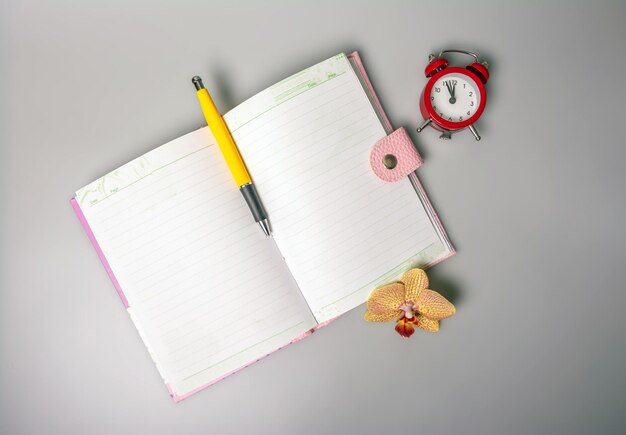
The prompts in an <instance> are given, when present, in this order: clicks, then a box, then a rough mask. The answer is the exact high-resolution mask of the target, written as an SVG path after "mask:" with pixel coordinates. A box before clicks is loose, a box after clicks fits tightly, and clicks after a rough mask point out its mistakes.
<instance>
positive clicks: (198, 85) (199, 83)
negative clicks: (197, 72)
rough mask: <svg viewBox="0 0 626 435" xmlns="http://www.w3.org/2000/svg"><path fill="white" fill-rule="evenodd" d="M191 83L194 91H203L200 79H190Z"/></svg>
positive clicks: (196, 77) (194, 77) (195, 77)
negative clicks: (194, 88)
mask: <svg viewBox="0 0 626 435" xmlns="http://www.w3.org/2000/svg"><path fill="white" fill-rule="evenodd" d="M191 83H193V85H194V86H195V87H196V91H199V90H200V89H204V85H203V84H202V79H201V78H200V77H198V76H193V78H192V79H191Z"/></svg>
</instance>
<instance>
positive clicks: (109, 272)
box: [70, 197, 129, 308]
mask: <svg viewBox="0 0 626 435" xmlns="http://www.w3.org/2000/svg"><path fill="white" fill-rule="evenodd" d="M70 204H71V205H72V208H73V209H74V213H76V216H77V217H78V220H79V221H80V223H81V225H82V226H83V229H84V230H85V232H86V233H87V237H88V238H89V240H90V241H91V244H92V245H93V247H94V249H95V250H96V253H97V254H98V257H99V258H100V261H101V262H102V265H103V266H104V270H106V272H107V275H109V278H111V281H112V282H113V286H114V287H115V290H116V291H117V294H118V295H119V297H120V299H121V300H122V303H123V304H124V308H128V307H129V305H128V299H126V295H125V294H124V292H123V291H122V287H121V286H120V283H119V282H118V281H117V278H116V277H115V274H114V273H113V270H112V269H111V265H110V264H109V261H108V260H107V259H106V257H105V255H104V252H102V248H100V244H99V243H98V240H96V236H95V235H94V233H93V231H92V230H91V227H90V226H89V223H88V222H87V219H86V218H85V214H84V213H83V210H82V209H81V208H80V204H78V201H76V197H74V198H72V199H70Z"/></svg>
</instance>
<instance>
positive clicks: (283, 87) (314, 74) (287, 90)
mask: <svg viewBox="0 0 626 435" xmlns="http://www.w3.org/2000/svg"><path fill="white" fill-rule="evenodd" d="M349 68H350V63H349V62H348V60H347V58H346V55H345V54H344V53H340V54H338V55H336V56H333V57H331V58H330V59H327V60H325V61H323V62H320V63H318V64H317V65H313V66H312V67H310V68H307V69H305V70H304V71H300V72H299V73H297V74H294V75H292V76H291V77H288V78H286V79H285V80H282V81H280V82H278V83H276V84H275V85H274V86H272V87H270V88H269V91H270V93H271V95H272V97H273V98H274V101H276V102H277V103H280V102H282V101H283V100H285V99H289V98H292V97H294V96H296V95H299V94H301V93H302V92H304V91H306V90H309V89H311V88H314V87H316V86H318V85H320V84H322V83H324V82H327V81H328V80H331V79H333V78H335V77H337V76H338V75H341V74H343V73H345V72H346V71H348V69H349Z"/></svg>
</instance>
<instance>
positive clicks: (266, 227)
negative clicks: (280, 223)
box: [259, 219, 272, 237]
mask: <svg viewBox="0 0 626 435" xmlns="http://www.w3.org/2000/svg"><path fill="white" fill-rule="evenodd" d="M259 225H260V226H261V229H262V230H263V233H264V234H265V235H266V236H267V237H269V236H270V235H271V234H272V230H271V228H270V222H269V221H268V220H267V219H263V220H261V221H259Z"/></svg>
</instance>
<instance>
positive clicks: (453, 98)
mask: <svg viewBox="0 0 626 435" xmlns="http://www.w3.org/2000/svg"><path fill="white" fill-rule="evenodd" d="M446 85H447V86H448V91H450V99H449V100H448V101H449V102H450V104H454V103H456V98H455V96H454V91H455V89H456V83H455V84H454V85H451V84H449V82H447V83H446Z"/></svg>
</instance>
